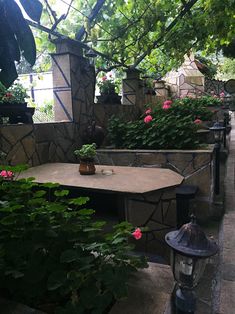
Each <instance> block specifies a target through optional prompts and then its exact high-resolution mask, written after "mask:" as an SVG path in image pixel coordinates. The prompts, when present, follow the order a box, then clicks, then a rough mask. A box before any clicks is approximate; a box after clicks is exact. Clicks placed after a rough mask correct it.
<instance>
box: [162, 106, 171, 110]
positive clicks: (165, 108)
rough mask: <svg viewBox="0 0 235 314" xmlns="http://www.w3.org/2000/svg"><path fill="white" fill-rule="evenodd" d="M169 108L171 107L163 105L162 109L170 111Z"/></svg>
mask: <svg viewBox="0 0 235 314" xmlns="http://www.w3.org/2000/svg"><path fill="white" fill-rule="evenodd" d="M170 107H171V105H163V106H162V109H164V110H167V109H170Z"/></svg>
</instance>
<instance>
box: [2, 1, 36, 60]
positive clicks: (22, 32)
mask: <svg viewBox="0 0 235 314" xmlns="http://www.w3.org/2000/svg"><path fill="white" fill-rule="evenodd" d="M6 18H7V21H8V23H9V26H10V28H11V30H12V31H13V32H14V34H15V36H16V39H17V42H18V45H19V47H20V50H21V52H22V54H23V56H24V57H25V59H26V60H27V61H28V62H29V63H30V64H31V65H34V63H35V60H36V46H35V41H34V37H33V34H32V31H31V29H30V27H29V26H28V24H27V22H26V21H25V19H24V17H23V15H22V12H21V10H20V8H19V7H18V5H17V4H16V3H15V2H14V1H7V2H6Z"/></svg>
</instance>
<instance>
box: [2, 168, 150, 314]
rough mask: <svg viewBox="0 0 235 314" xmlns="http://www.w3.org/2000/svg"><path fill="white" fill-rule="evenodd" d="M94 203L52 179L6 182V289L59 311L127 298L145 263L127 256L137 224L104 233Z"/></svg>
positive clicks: (68, 313) (99, 309) (99, 308)
mask: <svg viewBox="0 0 235 314" xmlns="http://www.w3.org/2000/svg"><path fill="white" fill-rule="evenodd" d="M9 170H10V169H9ZM88 201H89V198H87V197H82V196H79V197H77V198H69V191H68V190H64V189H62V188H61V187H60V186H59V185H58V184H54V183H46V184H41V185H38V184H37V183H35V182H33V181H32V179H21V180H18V181H4V180H0V290H1V291H5V292H6V293H7V295H8V296H9V297H10V298H11V299H13V300H15V301H18V302H20V303H24V304H27V305H30V306H32V307H34V308H39V309H40V306H41V304H43V303H47V304H49V303H50V304H52V305H54V309H53V311H56V312H55V313H57V314H59V313H60V314H73V313H74V314H75V313H76V314H79V313H83V314H85V313H105V311H106V310H107V309H109V308H110V306H111V305H112V304H113V302H115V300H116V299H119V298H121V297H123V296H125V295H126V293H127V288H126V283H127V280H128V278H129V275H130V274H131V273H132V272H133V271H136V269H137V267H143V266H146V262H145V261H144V260H141V259H140V258H136V257H132V256H130V255H129V254H128V252H130V250H131V249H132V246H131V245H130V244H129V243H128V236H129V235H130V234H131V231H132V229H133V227H132V226H131V225H130V224H128V223H127V222H123V223H121V224H119V225H116V226H114V228H113V231H112V232H111V233H107V232H105V231H104V225H105V222H103V221H98V220H96V219H95V217H93V215H94V210H92V209H89V208H87V207H86V206H87V205H88V204H87V202H88Z"/></svg>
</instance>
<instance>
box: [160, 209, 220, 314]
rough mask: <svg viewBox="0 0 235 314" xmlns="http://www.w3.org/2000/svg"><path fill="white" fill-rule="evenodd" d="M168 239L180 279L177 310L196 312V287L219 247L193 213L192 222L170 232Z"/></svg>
mask: <svg viewBox="0 0 235 314" xmlns="http://www.w3.org/2000/svg"><path fill="white" fill-rule="evenodd" d="M165 240H166V243H167V244H168V245H169V246H170V247H171V249H172V251H171V267H172V271H173V275H174V278H175V281H176V282H177V290H176V294H175V306H176V309H177V313H191V314H193V313H194V311H195V310H196V295H195V292H194V287H195V286H196V285H197V284H198V282H199V280H200V278H201V276H202V274H203V272H204V269H205V266H206V262H207V258H208V257H210V256H212V255H214V254H216V253H217V251H218V246H217V244H216V243H214V242H213V241H211V240H209V239H207V237H206V235H205V233H204V232H203V230H202V229H201V228H200V226H199V225H198V224H197V223H196V218H195V216H194V215H191V222H190V223H187V224H185V225H183V226H182V227H181V228H180V229H179V230H177V231H171V232H169V233H167V234H166V236H165Z"/></svg>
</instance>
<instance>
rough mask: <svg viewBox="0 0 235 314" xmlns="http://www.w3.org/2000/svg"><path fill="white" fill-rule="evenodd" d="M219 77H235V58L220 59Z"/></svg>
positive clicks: (225, 78) (228, 78)
mask: <svg viewBox="0 0 235 314" xmlns="http://www.w3.org/2000/svg"><path fill="white" fill-rule="evenodd" d="M217 77H218V78H219V79H220V80H224V81H226V80H230V79H235V59H229V58H224V59H222V60H220V63H219V70H218V76H217Z"/></svg>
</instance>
